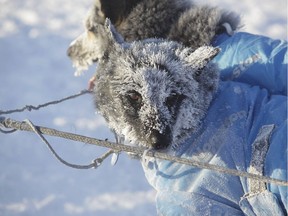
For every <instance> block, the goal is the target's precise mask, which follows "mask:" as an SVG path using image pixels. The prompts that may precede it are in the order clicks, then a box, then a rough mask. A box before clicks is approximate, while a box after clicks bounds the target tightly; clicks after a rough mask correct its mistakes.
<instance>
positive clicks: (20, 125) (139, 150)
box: [0, 117, 288, 186]
mask: <svg viewBox="0 0 288 216" xmlns="http://www.w3.org/2000/svg"><path fill="white" fill-rule="evenodd" d="M0 126H3V127H5V128H13V129H16V130H23V131H34V130H33V128H31V126H29V124H27V122H18V121H15V120H12V119H9V118H7V119H6V118H3V117H0ZM34 127H35V128H36V129H37V131H39V133H41V134H46V135H50V136H56V137H61V138H64V139H69V140H74V141H78V142H84V143H86V144H92V145H97V146H102V147H106V148H110V149H112V150H114V151H116V152H121V151H124V152H129V153H133V154H137V155H143V154H144V152H145V157H155V158H158V159H162V160H168V161H173V162H177V163H181V164H185V165H189V166H193V167H197V168H201V169H208V170H212V171H216V172H220V173H224V174H230V175H234V176H239V177H245V178H250V179H255V180H258V181H260V182H266V183H273V184H276V185H281V186H288V182H286V181H283V180H279V179H274V178H270V177H267V176H261V175H256V174H251V173H248V172H244V171H239V170H234V169H229V168H225V167H221V166H217V165H214V164H208V163H203V162H199V161H195V160H191V159H187V158H180V157H175V156H172V155H168V154H165V153H161V152H157V151H154V150H149V151H145V150H146V149H145V148H143V147H135V146H128V145H122V144H121V145H118V144H116V143H111V142H108V141H103V140H98V139H95V138H91V137H86V136H82V135H77V134H72V133H68V132H62V131H58V130H55V129H51V128H46V127H40V126H34Z"/></svg>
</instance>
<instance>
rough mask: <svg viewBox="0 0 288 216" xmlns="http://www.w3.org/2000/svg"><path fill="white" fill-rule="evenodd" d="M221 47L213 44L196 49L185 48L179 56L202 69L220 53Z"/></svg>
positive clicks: (194, 66) (192, 65) (196, 67)
mask: <svg viewBox="0 0 288 216" xmlns="http://www.w3.org/2000/svg"><path fill="white" fill-rule="evenodd" d="M219 52H220V48H217V47H212V46H202V47H199V48H197V49H196V50H195V51H193V52H192V51H191V49H184V50H183V51H182V52H181V53H180V54H179V57H180V58H181V59H183V60H185V61H186V62H187V63H188V64H189V65H191V67H192V68H195V69H196V70H201V69H202V68H204V67H205V66H206V65H207V64H208V63H209V62H210V61H211V60H212V59H213V58H214V57H215V56H216V55H217V54H218V53H219Z"/></svg>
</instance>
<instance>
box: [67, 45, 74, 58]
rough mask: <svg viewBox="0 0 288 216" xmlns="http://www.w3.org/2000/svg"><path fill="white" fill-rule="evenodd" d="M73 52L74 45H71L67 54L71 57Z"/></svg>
mask: <svg viewBox="0 0 288 216" xmlns="http://www.w3.org/2000/svg"><path fill="white" fill-rule="evenodd" d="M72 53H73V46H69V47H68V49H67V51H66V54H67V56H69V57H71V56H72Z"/></svg>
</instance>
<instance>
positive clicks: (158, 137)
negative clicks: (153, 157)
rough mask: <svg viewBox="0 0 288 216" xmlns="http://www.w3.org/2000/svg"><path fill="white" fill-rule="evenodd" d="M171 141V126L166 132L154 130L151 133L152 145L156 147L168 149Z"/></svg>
mask: <svg viewBox="0 0 288 216" xmlns="http://www.w3.org/2000/svg"><path fill="white" fill-rule="evenodd" d="M170 143H171V130H170V128H169V127H167V128H166V129H165V131H164V132H161V133H160V132H159V131H157V130H153V132H152V134H151V145H152V147H153V148H154V149H157V150H161V149H166V148H167V147H168V146H169V145H170Z"/></svg>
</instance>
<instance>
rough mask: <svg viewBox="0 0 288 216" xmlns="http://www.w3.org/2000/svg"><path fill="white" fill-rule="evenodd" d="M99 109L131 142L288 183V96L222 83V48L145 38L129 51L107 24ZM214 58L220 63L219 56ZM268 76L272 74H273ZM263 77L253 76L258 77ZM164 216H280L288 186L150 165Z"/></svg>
mask: <svg viewBox="0 0 288 216" xmlns="http://www.w3.org/2000/svg"><path fill="white" fill-rule="evenodd" d="M95 28H97V31H98V33H99V36H100V37H101V38H102V40H103V41H104V42H105V43H103V46H102V47H101V48H102V53H104V55H103V56H102V57H101V58H99V62H98V67H97V72H96V80H97V81H96V82H95V88H94V95H95V104H96V107H97V109H98V111H99V112H100V113H101V114H102V115H103V116H104V117H105V119H106V120H107V122H108V125H109V126H110V128H111V129H113V130H114V131H116V133H118V134H119V135H122V136H124V137H125V138H126V139H127V140H129V141H131V142H132V143H133V144H139V145H144V146H147V147H153V148H154V149H158V150H163V149H165V151H167V152H169V153H170V154H174V155H178V156H181V157H186V158H192V159H194V160H199V161H202V162H209V163H211V164H216V165H220V166H224V167H227V168H231V169H237V170H241V171H249V172H251V173H254V174H259V175H266V176H270V177H273V178H277V179H282V180H287V137H286V136H287V132H286V131H287V114H286V109H287V105H286V102H287V98H286V96H283V95H276V94H274V95H271V94H270V93H269V92H268V91H267V90H266V89H261V88H259V87H258V86H251V85H248V84H244V83H240V82H235V81H219V69H218V67H217V64H215V63H213V62H212V61H211V60H212V59H213V58H214V59H215V58H217V54H218V53H219V51H220V49H219V48H215V47H212V46H201V47H200V48H198V49H196V50H193V49H191V48H189V47H185V46H183V45H182V44H180V43H177V42H173V41H167V40H162V39H147V40H143V41H136V42H132V43H127V42H125V41H124V39H123V38H122V36H121V35H120V34H118V33H117V32H116V30H115V29H114V28H113V26H112V25H111V24H110V23H109V22H108V23H107V24H106V25H104V26H103V25H98V26H95ZM215 56H216V57H215ZM272 72H273V71H272ZM259 73H261V71H260V72H258V74H259ZM143 168H144V170H145V173H146V177H147V179H148V181H149V183H150V184H151V185H152V186H153V187H154V188H155V189H156V190H157V192H158V193H157V210H158V213H159V214H160V215H223V214H227V215H285V214H286V211H287V187H283V186H277V185H273V184H267V185H266V184H265V183H261V182H258V181H254V180H249V179H246V178H239V177H235V176H229V175H225V174H221V173H215V172H211V171H208V170H200V169H197V168H193V167H190V166H186V165H181V164H177V163H173V162H167V161H162V160H157V159H152V158H151V159H150V161H149V162H148V163H145V164H143Z"/></svg>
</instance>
